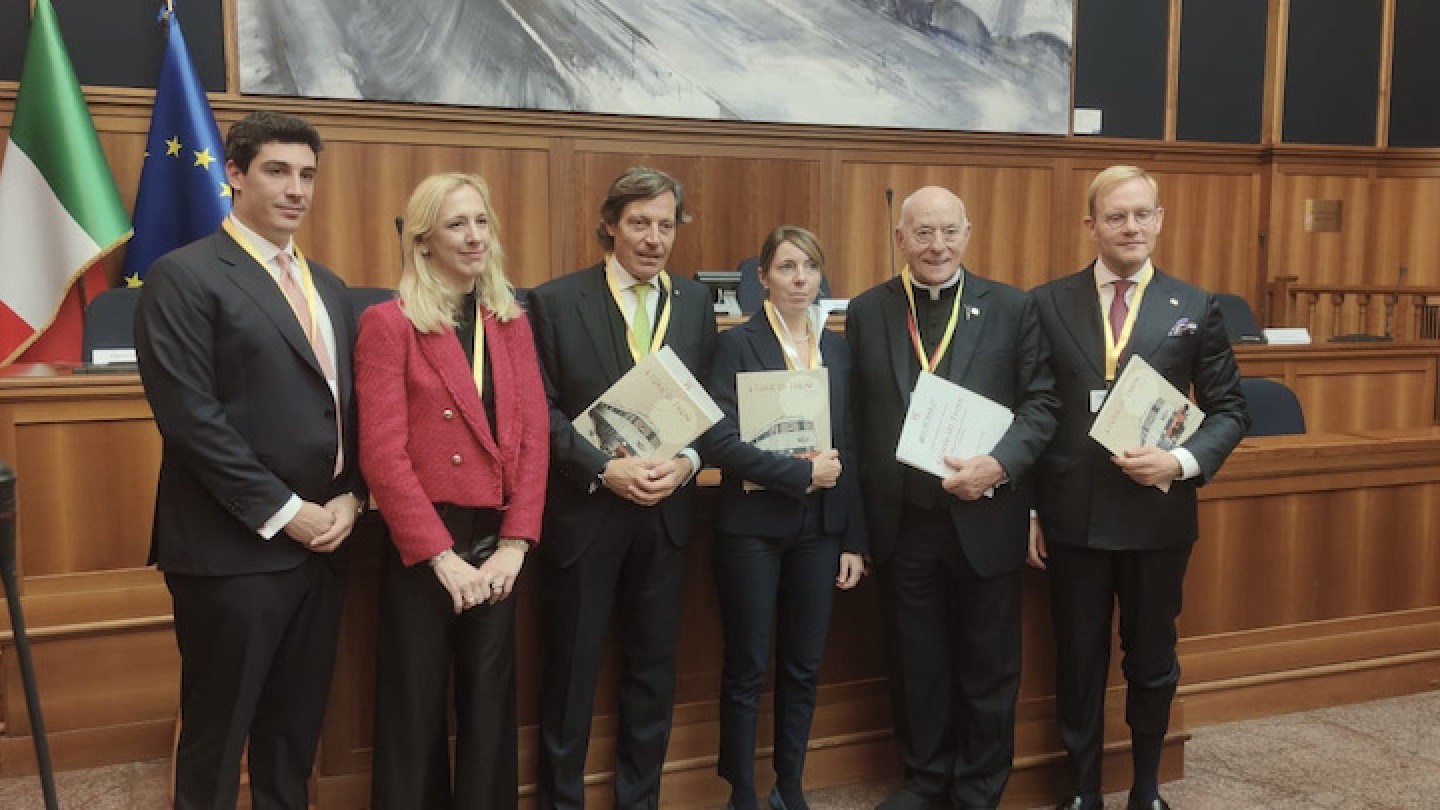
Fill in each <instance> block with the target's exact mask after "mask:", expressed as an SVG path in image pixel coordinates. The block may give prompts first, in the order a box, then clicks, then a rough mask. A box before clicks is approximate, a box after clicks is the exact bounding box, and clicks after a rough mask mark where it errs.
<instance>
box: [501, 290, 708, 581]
mask: <svg viewBox="0 0 1440 810" xmlns="http://www.w3.org/2000/svg"><path fill="white" fill-rule="evenodd" d="M670 279H671V282H672V286H671V292H670V295H669V296H668V299H666V300H662V301H661V302H660V303H661V304H662V305H664V306H666V307H669V308H670V309H671V310H672V314H671V316H670V326H669V331H668V332H667V333H666V335H665V345H667V346H669V347H671V348H672V349H674V351H675V354H676V355H677V356H678V357H679V358H680V360H681V361H683V362H684V363H685V365H686V367H687V368H689V369H690V373H691V374H693V375H695V378H696V379H697V380H705V379H707V378H708V377H709V375H710V361H711V358H712V356H713V355H714V353H715V310H714V307H713V306H712V304H711V302H710V293H709V291H708V290H707V289H706V287H705V286H704V285H702V284H699V283H697V282H695V281H692V280H691V279H688V278H685V277H683V276H676V275H672V276H671V277H670ZM660 311H662V310H658V309H657V312H660ZM530 312H531V315H532V318H533V322H534V326H535V348H536V350H537V353H538V354H539V357H540V371H541V375H542V377H543V378H544V380H545V393H546V396H547V398H548V399H549V402H550V487H549V496H548V497H549V505H548V507H547V508H546V510H545V530H544V534H545V542H543V543H541V545H540V549H539V550H540V552H541V553H542V554H545V555H547V558H548V559H550V560H552V561H553V562H554V563H555V564H556V565H560V566H565V565H569V564H570V563H572V562H574V561H575V560H577V559H579V557H580V555H581V554H583V553H584V551H585V549H586V547H587V546H588V545H589V544H590V543H591V542H592V541H594V539H595V538H596V537H598V536H601V535H602V534H603V532H604V529H605V527H606V525H607V524H608V522H609V521H610V520H611V518H612V517H613V516H614V515H615V514H616V513H617V511H618V510H619V509H620V508H621V507H623V506H624V503H625V502H623V501H621V499H619V498H618V497H616V496H615V495H614V494H612V493H611V492H610V491H609V490H607V489H605V488H603V487H601V488H599V489H595V488H594V487H593V486H592V484H594V483H595V480H596V476H597V475H598V474H599V473H600V472H601V471H602V470H604V469H605V462H606V461H608V460H609V459H608V457H607V456H606V455H605V454H604V453H603V452H601V451H600V450H599V449H598V448H596V447H595V446H594V445H592V444H590V443H589V442H587V441H586V440H585V439H584V438H583V437H581V435H580V434H579V433H578V432H577V431H576V430H575V428H574V426H573V425H572V424H571V420H572V419H574V418H575V417H576V416H578V415H579V414H580V413H581V412H582V411H584V410H585V409H586V408H588V407H590V405H591V404H592V403H593V402H594V401H595V400H596V399H597V398H598V397H599V396H600V395H601V394H603V393H605V391H606V389H608V388H609V387H610V386H611V385H612V384H614V382H615V381H616V380H619V379H620V378H621V377H622V376H624V374H625V372H626V371H629V370H630V369H631V368H633V367H634V365H635V361H634V359H633V358H631V356H630V352H629V351H628V349H626V343H625V319H624V316H623V315H622V314H621V313H620V311H619V309H617V308H616V306H615V300H614V297H613V296H612V295H611V294H610V288H609V287H608V286H607V284H606V282H605V264H604V262H601V263H600V264H596V265H593V266H591V267H588V268H586V269H584V270H579V271H577V272H574V273H571V274H569V275H565V276H561V277H560V278H557V279H553V280H551V281H548V282H546V283H545V284H542V285H540V286H539V287H537V288H536V289H534V290H533V291H532V292H531V293H530ZM656 320H657V323H658V321H659V319H658V318H657V319H656ZM655 508H657V509H659V510H660V513H661V520H662V521H663V523H664V526H665V531H666V534H667V536H668V537H669V539H670V541H671V542H672V543H674V544H675V545H677V546H683V545H685V544H686V543H688V542H689V541H690V528H691V524H692V523H693V522H694V515H695V482H694V481H693V480H692V481H691V482H690V483H689V484H687V485H686V486H685V487H684V488H682V489H681V490H679V491H677V492H675V493H674V494H673V495H671V496H670V497H669V498H666V499H665V500H664V501H662V502H661V503H660V504H659V505H658V506H657V507H655Z"/></svg>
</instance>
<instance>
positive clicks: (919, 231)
mask: <svg viewBox="0 0 1440 810" xmlns="http://www.w3.org/2000/svg"><path fill="white" fill-rule="evenodd" d="M964 236H965V229H964V228H957V227H955V226H954V225H951V226H950V227H948V228H941V229H939V230H936V229H935V228H916V229H915V230H913V231H911V232H910V238H911V239H914V240H915V244H917V245H919V246H921V247H930V246H931V245H933V244H935V238H936V237H939V238H940V239H943V240H944V241H945V244H947V245H952V246H953V245H958V244H960V239H961V238H962V237H964Z"/></svg>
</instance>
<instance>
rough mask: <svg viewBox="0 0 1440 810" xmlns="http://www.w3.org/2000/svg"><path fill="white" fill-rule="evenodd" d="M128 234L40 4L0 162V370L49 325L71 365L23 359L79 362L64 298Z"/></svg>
mask: <svg viewBox="0 0 1440 810" xmlns="http://www.w3.org/2000/svg"><path fill="white" fill-rule="evenodd" d="M130 233H131V231H130V221H129V219H127V218H126V216H125V206H124V205H123V204H122V203H121V202H120V194H119V192H118V191H116V189H115V179H114V178H113V177H111V176H110V167H109V164H107V163H106V162H105V153H104V152H102V151H101V149H100V139H99V138H97V137H96V135H95V126H94V124H93V123H91V121H90V111H89V109H88V108H86V106H85V97H84V95H82V94H81V92H80V82H79V81H77V80H76V78H75V70H74V68H72V67H71V66H70V57H69V56H68V55H67V54H66V53H65V44H64V43H63V42H62V41H61V39H60V27H59V24H58V23H57V22H56V20H55V9H54V8H53V7H52V6H51V5H50V0H36V2H35V16H34V19H33V21H32V22H31V27H30V42H29V45H28V46H27V47H26V51H25V67H24V72H23V73H21V75H20V90H19V94H18V96H17V97H16V99H15V117H14V120H13V122H12V123H11V126H10V137H9V140H8V142H7V143H6V144H5V152H4V159H3V163H0V358H3V360H0V365H4V364H8V363H10V362H11V361H13V360H15V359H16V358H17V357H19V356H20V354H21V353H22V352H24V351H25V350H26V349H27V348H29V346H30V345H31V344H32V343H34V342H35V341H36V339H37V338H39V337H40V335H41V334H42V333H44V332H45V330H46V329H48V328H50V326H51V324H52V323H53V324H55V325H56V327H57V330H58V329H60V328H61V327H62V326H63V327H69V328H70V329H69V330H68V331H73V332H74V335H75V336H76V337H77V339H76V341H75V343H74V350H73V357H69V358H55V357H46V358H31V357H28V356H27V358H26V359H74V360H78V359H79V354H80V352H79V342H78V335H79V331H78V328H79V318H78V315H79V303H78V301H76V300H74V299H75V297H74V296H70V297H71V299H72V302H71V303H68V304H67V301H66V298H67V295H69V294H70V288H71V286H72V285H73V284H74V283H75V280H76V279H78V278H80V277H81V276H82V275H84V274H85V272H86V271H87V270H88V269H90V268H91V267H92V266H94V265H95V264H96V263H97V262H98V261H99V260H100V259H102V258H104V257H105V256H106V255H107V254H109V253H110V251H112V250H114V249H115V248H117V247H119V246H120V245H121V244H123V243H124V242H125V240H126V239H129V238H130ZM97 269H98V270H99V272H96V273H93V274H92V277H98V279H99V282H100V286H99V287H98V289H104V288H105V287H106V286H108V285H107V284H105V282H104V278H105V276H104V268H103V266H102V267H98V268H97ZM62 305H66V306H65V307H63V308H64V309H65V313H64V317H63V318H61V317H60V316H61V314H62V312H61V311H62ZM57 318H58V320H57ZM72 321H73V323H71V322H72ZM67 353H68V352H67Z"/></svg>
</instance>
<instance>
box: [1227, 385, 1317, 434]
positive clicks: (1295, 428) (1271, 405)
mask: <svg viewBox="0 0 1440 810" xmlns="http://www.w3.org/2000/svg"><path fill="white" fill-rule="evenodd" d="M1240 391H1241V393H1243V394H1245V408H1246V410H1248V411H1250V430H1249V431H1248V432H1247V433H1246V434H1245V435H1247V436H1286V435H1290V434H1294V433H1304V432H1305V412H1304V410H1303V409H1301V407H1300V399H1299V398H1298V397H1296V396H1295V392H1294V391H1291V390H1290V387H1289V386H1287V385H1286V384H1285V383H1282V382H1276V381H1275V380H1269V379H1265V378H1263V377H1241V378H1240Z"/></svg>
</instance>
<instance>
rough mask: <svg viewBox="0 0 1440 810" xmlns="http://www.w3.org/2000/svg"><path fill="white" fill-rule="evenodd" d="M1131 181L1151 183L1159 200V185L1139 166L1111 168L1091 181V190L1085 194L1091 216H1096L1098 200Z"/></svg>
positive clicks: (1151, 187) (1122, 165)
mask: <svg viewBox="0 0 1440 810" xmlns="http://www.w3.org/2000/svg"><path fill="white" fill-rule="evenodd" d="M1131 180H1144V181H1145V182H1147V183H1149V184H1150V189H1151V190H1152V191H1154V192H1155V196H1156V198H1157V199H1158V198H1159V196H1160V186H1159V184H1157V183H1156V182H1155V178H1153V177H1151V176H1150V175H1149V173H1147V172H1146V171H1145V170H1144V169H1142V168H1140V167H1139V166H1126V165H1124V164H1121V165H1119V166H1111V167H1110V168H1108V169H1106V170H1105V171H1103V172H1100V173H1099V174H1097V175H1095V179H1094V180H1091V181H1090V189H1089V191H1087V192H1086V193H1085V202H1086V205H1088V206H1089V208H1090V216H1091V217H1094V216H1095V200H1096V198H1098V197H1100V196H1101V195H1104V194H1108V193H1110V190H1111V189H1113V188H1115V187H1116V186H1118V185H1120V184H1121V183H1128V182H1130V181H1131Z"/></svg>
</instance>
